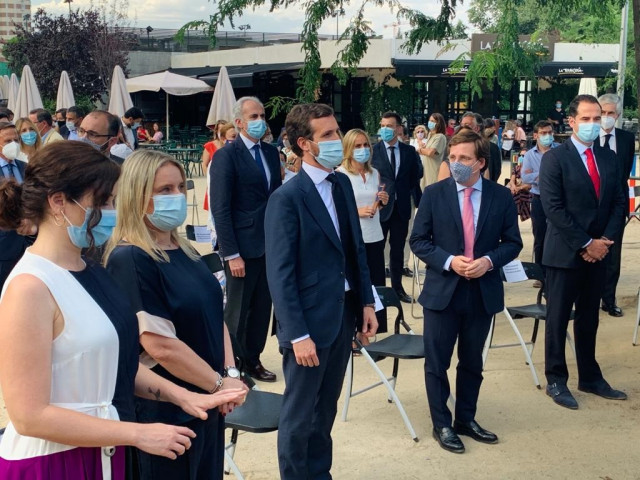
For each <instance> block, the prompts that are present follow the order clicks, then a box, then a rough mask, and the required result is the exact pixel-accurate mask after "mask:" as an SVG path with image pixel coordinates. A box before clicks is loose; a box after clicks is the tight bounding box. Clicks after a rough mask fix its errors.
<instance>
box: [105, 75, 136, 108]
mask: <svg viewBox="0 0 640 480" xmlns="http://www.w3.org/2000/svg"><path fill="white" fill-rule="evenodd" d="M131 107H133V102H132V101H131V95H129V92H127V80H126V78H125V77H124V72H123V71H122V68H121V67H120V65H116V66H115V67H114V68H113V74H112V75H111V88H110V89H109V108H108V109H107V110H108V111H109V113H111V114H113V115H116V116H117V117H120V118H121V117H123V116H124V112H126V111H127V110H129V109H130V108H131Z"/></svg>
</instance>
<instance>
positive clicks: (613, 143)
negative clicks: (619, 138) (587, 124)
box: [600, 128, 618, 153]
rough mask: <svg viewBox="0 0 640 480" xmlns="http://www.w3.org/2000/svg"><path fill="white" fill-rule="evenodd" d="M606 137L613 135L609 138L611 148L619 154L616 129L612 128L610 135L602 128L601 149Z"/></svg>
mask: <svg viewBox="0 0 640 480" xmlns="http://www.w3.org/2000/svg"><path fill="white" fill-rule="evenodd" d="M605 135H611V136H610V137H609V148H610V149H611V150H613V151H614V152H616V153H618V150H617V142H616V129H615V128H612V129H611V131H610V132H609V133H607V132H605V131H604V130H603V129H602V128H601V129H600V146H601V147H604V141H605V138H604V136H605Z"/></svg>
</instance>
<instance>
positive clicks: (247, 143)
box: [240, 133, 260, 150]
mask: <svg viewBox="0 0 640 480" xmlns="http://www.w3.org/2000/svg"><path fill="white" fill-rule="evenodd" d="M240 138H241V139H242V143H244V146H245V147H247V150H251V149H252V148H253V147H255V146H256V145H258V146H259V145H260V140H258V141H257V142H254V141H253V140H249V139H248V138H247V137H245V136H244V135H243V134H242V133H240Z"/></svg>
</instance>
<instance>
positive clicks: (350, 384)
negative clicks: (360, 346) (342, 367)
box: [342, 352, 353, 422]
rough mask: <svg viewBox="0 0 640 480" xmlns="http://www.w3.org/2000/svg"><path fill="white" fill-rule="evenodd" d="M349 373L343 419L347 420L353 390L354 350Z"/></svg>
mask: <svg viewBox="0 0 640 480" xmlns="http://www.w3.org/2000/svg"><path fill="white" fill-rule="evenodd" d="M346 373H347V374H346V375H345V379H344V383H345V385H346V389H347V391H346V393H345V395H344V407H342V421H343V422H346V421H347V412H348V411H349V400H351V392H352V390H353V352H352V353H350V354H349V363H347V372H346Z"/></svg>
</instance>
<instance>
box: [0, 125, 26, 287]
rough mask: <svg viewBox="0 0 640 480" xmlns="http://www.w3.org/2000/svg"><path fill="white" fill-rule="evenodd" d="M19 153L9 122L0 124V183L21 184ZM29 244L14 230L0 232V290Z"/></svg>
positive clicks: (21, 171)
mask: <svg viewBox="0 0 640 480" xmlns="http://www.w3.org/2000/svg"><path fill="white" fill-rule="evenodd" d="M19 153H20V144H19V143H18V131H17V130H16V127H15V126H14V125H13V123H11V122H0V170H2V172H1V175H0V182H6V181H8V180H11V179H13V180H15V181H16V182H18V183H22V180H23V179H24V169H25V167H26V166H27V164H26V163H24V162H22V161H20V160H16V157H17V156H18V154H19ZM28 244H29V242H28V240H27V238H26V237H24V236H22V235H20V234H19V233H18V232H16V231H14V230H0V289H1V288H2V285H4V282H5V280H6V279H7V276H8V275H9V273H10V272H11V269H12V268H13V267H14V266H15V264H16V263H17V262H18V260H20V257H22V254H23V253H24V250H25V248H27V246H28Z"/></svg>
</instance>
